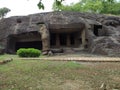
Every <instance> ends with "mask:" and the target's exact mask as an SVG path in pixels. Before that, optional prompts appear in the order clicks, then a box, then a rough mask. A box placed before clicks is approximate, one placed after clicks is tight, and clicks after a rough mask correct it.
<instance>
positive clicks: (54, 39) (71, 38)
mask: <svg viewBox="0 0 120 90" xmlns="http://www.w3.org/2000/svg"><path fill="white" fill-rule="evenodd" d="M75 35H76V34H75V33H51V34H50V45H51V47H56V48H59V47H74V46H75Z"/></svg>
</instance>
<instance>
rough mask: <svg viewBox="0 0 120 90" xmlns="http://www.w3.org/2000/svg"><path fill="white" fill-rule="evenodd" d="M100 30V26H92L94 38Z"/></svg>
mask: <svg viewBox="0 0 120 90" xmlns="http://www.w3.org/2000/svg"><path fill="white" fill-rule="evenodd" d="M101 29H102V25H94V29H93V33H94V34H95V36H99V30H101Z"/></svg>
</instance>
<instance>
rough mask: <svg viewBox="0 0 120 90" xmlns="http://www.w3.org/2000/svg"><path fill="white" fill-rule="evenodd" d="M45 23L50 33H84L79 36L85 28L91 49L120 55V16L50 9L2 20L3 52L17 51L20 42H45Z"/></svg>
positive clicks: (0, 42)
mask: <svg viewBox="0 0 120 90" xmlns="http://www.w3.org/2000/svg"><path fill="white" fill-rule="evenodd" d="M41 23H42V24H45V25H46V27H47V29H48V30H49V33H50V34H51V33H53V34H54V33H57V34H59V33H76V32H80V34H78V33H77V34H78V39H79V36H80V37H81V36H84V35H81V33H82V31H83V30H85V40H86V45H87V47H88V51H89V52H91V53H99V54H104V55H108V56H120V17H117V16H106V15H99V14H89V13H79V12H47V13H39V14H32V15H28V16H14V17H9V18H5V19H2V20H0V47H2V48H1V49H0V51H1V52H3V51H4V52H9V53H13V52H14V51H15V49H16V48H18V47H17V46H16V43H17V42H25V41H35V40H37V41H41V35H39V29H40V25H39V24H41ZM77 34H76V35H77ZM74 37H75V35H74ZM76 38H77V37H76ZM53 39H54V38H53ZM82 41H83V40H82ZM18 44H19V43H18ZM63 44H64V43H63ZM78 48H79V47H78Z"/></svg>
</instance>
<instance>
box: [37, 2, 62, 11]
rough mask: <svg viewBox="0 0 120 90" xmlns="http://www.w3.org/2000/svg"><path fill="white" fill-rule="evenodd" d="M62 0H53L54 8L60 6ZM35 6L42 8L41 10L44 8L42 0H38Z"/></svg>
mask: <svg viewBox="0 0 120 90" xmlns="http://www.w3.org/2000/svg"><path fill="white" fill-rule="evenodd" d="M63 1H64V0H55V5H56V8H57V7H60V6H61V5H62V2H63ZM37 6H38V8H39V9H43V10H44V8H45V6H44V4H43V3H42V0H40V1H39V3H38V4H37Z"/></svg>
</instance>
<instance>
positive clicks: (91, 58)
mask: <svg viewBox="0 0 120 90" xmlns="http://www.w3.org/2000/svg"><path fill="white" fill-rule="evenodd" d="M20 59H22V60H28V59H31V60H51V61H79V62H120V57H107V56H101V55H94V54H66V55H55V56H47V57H41V58H20Z"/></svg>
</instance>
